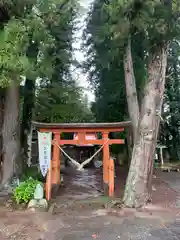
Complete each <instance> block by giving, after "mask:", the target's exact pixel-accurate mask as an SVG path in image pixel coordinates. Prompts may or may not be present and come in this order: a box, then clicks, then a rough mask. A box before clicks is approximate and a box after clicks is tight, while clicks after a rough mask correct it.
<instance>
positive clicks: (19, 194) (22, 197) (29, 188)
mask: <svg viewBox="0 0 180 240" xmlns="http://www.w3.org/2000/svg"><path fill="white" fill-rule="evenodd" d="M37 184H41V182H39V181H38V180H35V179H33V178H31V177H30V178H28V179H27V180H25V181H24V182H21V183H20V184H19V186H18V187H16V188H15V190H14V192H13V199H14V200H15V201H16V203H17V204H20V203H28V202H29V201H30V200H31V199H33V198H34V192H35V189H36V186H37Z"/></svg>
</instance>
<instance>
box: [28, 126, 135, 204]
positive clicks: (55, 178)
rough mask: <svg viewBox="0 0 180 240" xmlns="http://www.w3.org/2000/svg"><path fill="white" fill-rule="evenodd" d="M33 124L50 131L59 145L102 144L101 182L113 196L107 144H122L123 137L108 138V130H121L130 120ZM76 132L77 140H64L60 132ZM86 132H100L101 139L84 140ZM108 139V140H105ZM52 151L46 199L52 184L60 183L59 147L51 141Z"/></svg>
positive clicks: (106, 192) (112, 177)
mask: <svg viewBox="0 0 180 240" xmlns="http://www.w3.org/2000/svg"><path fill="white" fill-rule="evenodd" d="M33 125H34V126H35V127H36V128H38V129H40V131H41V132H52V133H53V134H54V139H53V140H56V142H57V143H58V144H59V145H68V144H69V145H73V144H74V145H77V144H93V145H103V144H104V147H103V182H104V191H105V194H109V195H110V196H113V194H114V181H113V179H114V175H113V174H114V167H113V163H112V160H111V161H110V153H109V145H111V144H124V140H123V139H109V133H110V132H123V131H124V128H129V127H130V126H131V123H130V122H119V123H86V124H82V123H78V124H74V123H73V124H70V123H69V124H50V123H49V124H45V123H38V122H33ZM68 132H69V133H70V132H73V133H78V134H79V136H80V137H79V139H78V140H64V139H61V133H68ZM88 132H94V133H98V132H100V133H101V134H102V139H99V140H86V139H85V134H86V133H88ZM107 140H108V141H107ZM52 144H53V145H54V146H53V153H52V161H51V167H50V169H49V171H48V174H47V178H46V189H45V190H46V199H47V200H50V199H51V189H52V186H53V185H59V184H60V179H61V178H60V161H61V159H60V155H61V154H60V149H59V147H58V146H57V145H56V144H54V142H53V141H52Z"/></svg>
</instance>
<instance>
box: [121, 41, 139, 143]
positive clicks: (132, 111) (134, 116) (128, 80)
mask: <svg viewBox="0 0 180 240" xmlns="http://www.w3.org/2000/svg"><path fill="white" fill-rule="evenodd" d="M124 72H125V85H126V97H127V104H128V112H129V117H130V119H131V122H132V127H133V139H134V140H135V138H136V133H137V128H138V121H139V103H138V98H137V90H136V81H135V76H134V67H133V60H132V52H131V39H130V38H129V39H128V43H127V46H126V49H125V54H124Z"/></svg>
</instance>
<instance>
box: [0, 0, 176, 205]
mask: <svg viewBox="0 0 180 240" xmlns="http://www.w3.org/2000/svg"><path fill="white" fill-rule="evenodd" d="M82 13H83V10H82V8H81V6H80V2H78V1H77V0H46V1H43V0H23V1H22V0H16V1H14V0H3V1H1V2H0V26H1V29H0V34H1V44H0V58H1V61H0V65H1V73H0V91H1V95H0V127H1V135H0V148H1V151H0V153H1V186H2V187H3V186H4V184H5V183H7V182H9V181H10V179H11V178H12V176H13V175H14V174H20V173H21V172H22V170H23V169H24V168H25V167H26V159H27V158H26V157H24V156H26V154H25V153H26V151H27V138H28V135H29V133H30V132H31V128H32V126H31V125H32V124H31V122H32V120H36V121H41V122H53V123H56V122H73V123H74V122H93V121H96V122H119V121H124V120H129V119H130V120H131V122H132V128H133V139H134V146H133V149H132V152H131V156H132V159H131V166H130V171H129V176H128V179H127V184H126V191H125V196H124V202H125V204H126V205H127V206H130V207H133V206H141V205H143V204H144V203H146V202H148V201H150V198H151V179H152V170H153V159H154V153H155V147H156V143H157V141H159V142H160V143H161V144H162V145H165V146H167V152H168V153H169V155H170V158H171V159H172V160H173V161H175V160H179V158H180V140H179V139H180V131H179V125H180V95H179V91H180V67H179V61H180V59H179V53H180V44H179V37H180V28H179V26H180V14H179V13H180V4H179V1H178V0H176V1H172V0H156V1H154V0H144V1H142V0H129V1H126V0H121V1H119V0H112V1H108V0H94V1H93V2H92V5H91V7H90V9H89V12H88V16H87V19H86V28H85V30H84V33H83V44H82V46H81V47H82V49H81V50H82V51H83V52H85V55H86V60H85V61H84V62H83V63H78V62H77V59H74V56H73V47H72V45H73V42H74V41H76V40H77V39H74V33H75V32H76V31H78V29H77V26H78V22H77V19H78V18H79V17H80V14H82ZM72 66H74V67H75V68H76V67H77V68H81V70H83V71H84V72H85V73H88V81H89V84H90V87H91V88H92V89H93V91H94V94H95V101H94V102H93V103H91V104H89V103H88V101H87V97H86V96H85V95H84V94H83V88H82V87H80V86H79V85H78V83H77V81H76V79H75V78H74V74H73V71H72ZM89 105H91V106H89ZM140 180H142V181H141V182H140Z"/></svg>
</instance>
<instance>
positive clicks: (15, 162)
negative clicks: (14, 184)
mask: <svg viewBox="0 0 180 240" xmlns="http://www.w3.org/2000/svg"><path fill="white" fill-rule="evenodd" d="M19 130H20V129H19V86H18V85H16V83H15V81H12V84H11V86H10V87H9V88H7V89H6V96H5V105H4V121H3V128H2V139H3V165H2V171H3V177H2V181H1V188H2V187H4V185H5V184H9V183H10V181H11V179H12V177H13V175H14V174H15V173H17V174H18V171H19V170H20V167H21V165H19V163H20V161H19V152H20V139H19V137H20V136H19V135H20V131H19Z"/></svg>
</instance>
